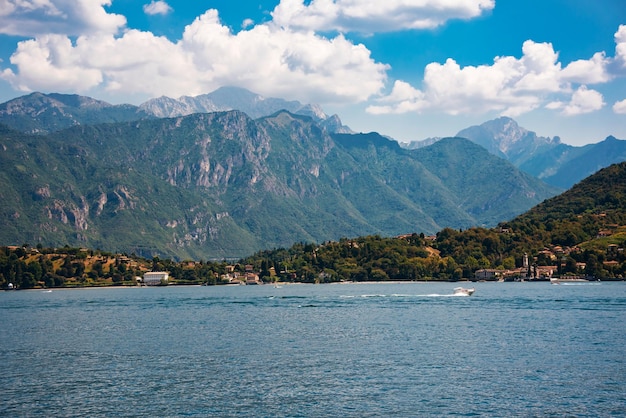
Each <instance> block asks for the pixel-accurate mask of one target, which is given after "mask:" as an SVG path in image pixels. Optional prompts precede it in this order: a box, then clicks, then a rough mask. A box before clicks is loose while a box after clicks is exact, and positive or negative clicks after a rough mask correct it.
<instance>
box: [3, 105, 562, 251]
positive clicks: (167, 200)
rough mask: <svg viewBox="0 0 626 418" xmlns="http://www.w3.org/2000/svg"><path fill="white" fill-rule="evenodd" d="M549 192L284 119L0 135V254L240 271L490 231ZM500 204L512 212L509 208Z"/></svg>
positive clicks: (214, 116) (488, 166)
mask: <svg viewBox="0 0 626 418" xmlns="http://www.w3.org/2000/svg"><path fill="white" fill-rule="evenodd" d="M557 192H558V190H557V189H554V188H551V187H548V186H546V185H545V184H544V183H542V182H540V181H538V180H536V179H532V178H530V177H528V176H525V175H523V174H521V173H519V172H518V170H517V169H515V167H513V166H512V165H510V164H508V163H506V162H505V161H503V160H501V159H498V158H496V157H493V156H491V155H490V154H489V153H487V152H486V151H485V150H484V149H482V148H480V147H478V146H476V145H474V144H472V143H471V142H469V141H467V140H463V139H458V138H456V139H445V140H442V141H440V142H439V143H437V144H434V145H433V146H431V147H427V148H423V149H421V150H416V151H409V150H405V149H402V148H401V147H400V146H399V145H398V144H397V143H396V142H395V141H391V140H389V139H387V138H384V137H382V136H380V135H378V134H367V135H348V134H337V135H332V136H331V135H330V134H329V133H328V131H327V130H325V129H323V128H321V127H320V126H319V125H318V124H317V123H315V121H314V120H313V119H311V118H310V117H307V116H301V115H295V114H292V113H289V112H286V111H281V112H278V113H276V114H274V115H271V116H268V117H263V118H259V119H256V120H254V119H252V118H250V117H249V116H248V115H246V114H245V113H243V112H241V111H226V112H214V113H197V114H192V115H188V116H180V117H176V118H164V119H144V120H136V121H132V122H120V123H108V124H101V125H78V126H74V127H72V128H69V129H65V130H63V131H59V132H55V133H51V134H48V135H28V134H24V133H20V132H17V131H14V130H11V129H9V128H2V130H1V131H0V220H1V221H0V222H1V228H0V242H1V243H6V244H12V243H19V244H21V243H23V242H29V243H33V244H34V243H42V244H43V245H52V246H63V245H66V244H67V245H76V246H85V247H90V248H100V249H109V250H118V251H124V252H127V253H133V252H134V253H136V254H140V255H147V256H152V255H165V256H171V257H176V258H195V259H207V258H223V257H240V256H243V255H246V254H251V253H252V252H253V251H256V250H259V249H263V248H272V247H281V246H286V245H290V244H292V243H293V242H302V241H307V242H311V241H315V242H323V241H326V240H331V239H338V238H340V237H344V236H358V235H367V234H381V235H397V234H403V233H407V232H408V233H410V232H414V231H417V232H424V233H426V234H432V233H435V232H437V231H438V230H440V229H441V228H442V227H444V226H451V227H453V228H467V227H470V226H473V225H486V226H489V225H495V223H496V222H498V221H501V220H503V219H508V218H510V217H511V216H514V215H516V214H519V213H522V212H523V211H525V210H527V209H528V208H530V207H532V206H534V205H535V204H537V203H538V202H540V201H542V200H544V199H545V198H547V197H550V196H553V195H555V194H556V193H557ZM507 201H510V202H511V203H510V204H509V203H507Z"/></svg>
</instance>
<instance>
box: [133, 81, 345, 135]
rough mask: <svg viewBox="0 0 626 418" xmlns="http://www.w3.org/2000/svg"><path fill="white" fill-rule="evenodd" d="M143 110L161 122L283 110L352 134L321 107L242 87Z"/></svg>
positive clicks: (161, 101)
mask: <svg viewBox="0 0 626 418" xmlns="http://www.w3.org/2000/svg"><path fill="white" fill-rule="evenodd" d="M139 107H140V109H142V110H143V111H145V112H146V113H149V114H151V115H154V116H156V117H158V118H165V117H176V116H186V115H191V114H193V113H209V112H219V111H226V110H240V111H242V112H244V113H245V114H247V115H248V116H250V117H251V118H253V119H258V118H261V117H264V116H269V115H272V114H274V113H276V112H278V111H280V110H286V111H288V112H290V113H294V114H298V115H305V116H310V117H311V118H313V120H315V121H316V122H317V123H319V124H320V125H321V126H323V127H324V128H326V129H328V131H329V132H337V133H350V132H351V130H350V128H348V127H347V126H344V125H342V123H341V120H340V119H339V116H337V115H332V116H328V115H326V114H325V113H324V111H323V110H322V108H321V107H320V106H318V105H311V104H302V103H300V102H298V101H295V100H294V101H287V100H283V99H277V98H265V97H263V96H261V95H259V94H256V93H253V92H251V91H249V90H246V89H243V88H239V87H221V88H219V89H217V90H215V91H214V92H212V93H208V94H202V95H199V96H195V97H191V96H182V97H180V98H178V99H172V98H169V97H160V98H157V99H151V100H148V101H147V102H145V103H143V104H141V105H140V106H139Z"/></svg>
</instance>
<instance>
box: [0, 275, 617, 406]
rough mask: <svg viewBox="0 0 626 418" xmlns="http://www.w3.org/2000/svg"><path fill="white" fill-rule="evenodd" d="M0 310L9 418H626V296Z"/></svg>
mask: <svg viewBox="0 0 626 418" xmlns="http://www.w3.org/2000/svg"><path fill="white" fill-rule="evenodd" d="M473 286H475V287H476V293H475V294H474V295H473V296H471V297H453V296H450V295H451V293H452V289H453V287H454V285H453V284H449V283H428V284H424V283H403V284H394V283H390V284H345V285H283V286H282V287H281V288H274V287H273V286H268V285H265V286H236V287H166V288H118V289H83V290H53V291H52V292H43V291H36V290H35V291H16V292H2V293H0V318H1V321H2V323H1V327H2V329H1V334H0V353H1V354H2V366H1V367H0V383H1V385H2V389H1V391H0V393H1V400H0V415H1V416H11V417H19V416H66V417H72V416H76V417H78V416H80V417H83V416H89V417H96V416H120V417H122V416H129V417H130V416H132V417H136V416H146V417H148V416H150V417H157V416H158V417H170V416H171V417H178V416H192V417H194V416H200V417H202V416H218V417H237V416H241V417H251V416H254V417H274V416H278V417H287V416H288V417H324V416H333V417H335V416H353V417H373V416H407V417H408V416H541V417H543V416H575V417H586V416H587V417H598V416H616V417H618V416H619V417H622V416H626V283H598V284H596V283H589V284H586V283H585V284H581V285H569V286H568V285H560V286H555V285H550V284H549V283H477V284H474V285H473Z"/></svg>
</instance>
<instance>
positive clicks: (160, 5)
mask: <svg viewBox="0 0 626 418" xmlns="http://www.w3.org/2000/svg"><path fill="white" fill-rule="evenodd" d="M172 10H173V9H172V8H171V7H170V5H169V4H167V3H166V2H164V1H162V0H158V1H156V0H152V2H151V3H150V4H144V6H143V11H144V13H146V14H148V15H166V14H168V13H170V12H171V11H172Z"/></svg>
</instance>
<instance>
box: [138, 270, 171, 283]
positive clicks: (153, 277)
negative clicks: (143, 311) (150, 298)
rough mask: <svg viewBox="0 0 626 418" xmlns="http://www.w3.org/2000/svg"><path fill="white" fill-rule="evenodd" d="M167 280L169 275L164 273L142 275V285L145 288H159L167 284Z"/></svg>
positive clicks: (156, 272) (153, 272) (154, 272)
mask: <svg viewBox="0 0 626 418" xmlns="http://www.w3.org/2000/svg"><path fill="white" fill-rule="evenodd" d="M168 280H169V273H167V272H165V271H149V272H146V273H144V275H143V283H144V284H145V285H146V286H159V285H162V284H167V282H168Z"/></svg>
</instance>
